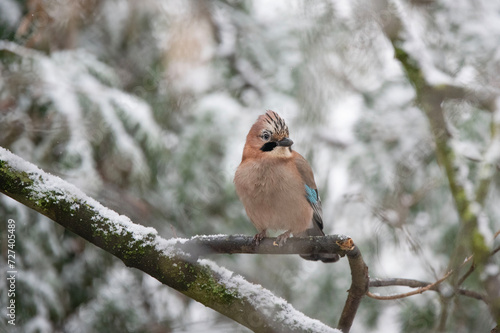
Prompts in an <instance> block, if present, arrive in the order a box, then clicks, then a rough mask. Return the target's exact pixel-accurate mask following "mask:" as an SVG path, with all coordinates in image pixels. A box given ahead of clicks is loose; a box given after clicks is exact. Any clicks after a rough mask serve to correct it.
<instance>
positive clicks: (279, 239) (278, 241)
mask: <svg viewBox="0 0 500 333" xmlns="http://www.w3.org/2000/svg"><path fill="white" fill-rule="evenodd" d="M291 233H292V232H291V231H290V230H288V231H287V232H284V233H282V234H281V235H279V236H278V237H276V240H275V241H274V243H273V245H274V246H279V247H281V246H283V245H285V243H286V240H287V239H288V237H290V234H291Z"/></svg>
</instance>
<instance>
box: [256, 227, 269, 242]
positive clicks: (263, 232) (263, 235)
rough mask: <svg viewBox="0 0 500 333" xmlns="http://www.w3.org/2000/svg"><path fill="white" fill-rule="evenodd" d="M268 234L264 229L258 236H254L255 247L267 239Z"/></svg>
mask: <svg viewBox="0 0 500 333" xmlns="http://www.w3.org/2000/svg"><path fill="white" fill-rule="evenodd" d="M266 232H267V230H266V229H264V230H262V231H261V232H259V233H258V234H256V235H255V236H253V241H254V243H255V245H259V244H260V241H261V240H263V239H264V237H266Z"/></svg>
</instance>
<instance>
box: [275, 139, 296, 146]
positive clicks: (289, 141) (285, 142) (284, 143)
mask: <svg viewBox="0 0 500 333" xmlns="http://www.w3.org/2000/svg"><path fill="white" fill-rule="evenodd" d="M276 144H277V145H278V146H281V147H290V146H291V145H293V141H292V139H289V138H284V139H283V140H281V141H278V142H276Z"/></svg>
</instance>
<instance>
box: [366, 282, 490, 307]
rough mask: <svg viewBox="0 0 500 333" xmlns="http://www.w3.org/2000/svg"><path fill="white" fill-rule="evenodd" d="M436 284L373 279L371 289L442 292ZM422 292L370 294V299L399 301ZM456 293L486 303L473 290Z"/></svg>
mask: <svg viewBox="0 0 500 333" xmlns="http://www.w3.org/2000/svg"><path fill="white" fill-rule="evenodd" d="M433 284H435V283H432V282H427V281H419V280H412V279H401V278H396V279H384V280H380V279H372V280H370V287H390V286H404V287H411V288H421V289H423V288H426V287H429V286H430V288H428V289H426V290H432V291H436V292H438V293H439V292H440V290H439V284H438V285H433ZM426 290H422V291H421V292H418V291H414V292H413V293H412V294H411V295H407V294H398V295H391V296H379V295H375V294H373V293H370V294H368V297H371V298H375V299H381V300H388V299H398V298H403V297H408V296H412V295H416V294H421V293H422V292H424V291H426ZM456 292H457V293H458V294H459V295H463V296H467V297H471V298H475V299H477V300H480V301H485V297H484V295H481V294H480V293H478V292H475V291H472V290H467V289H462V288H459V289H457V290H456ZM401 295H405V296H402V297H395V298H388V297H394V296H401Z"/></svg>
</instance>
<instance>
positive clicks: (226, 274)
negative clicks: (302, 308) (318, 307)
mask: <svg viewBox="0 0 500 333" xmlns="http://www.w3.org/2000/svg"><path fill="white" fill-rule="evenodd" d="M198 263H199V264H200V265H202V266H206V267H208V268H210V269H211V270H213V271H215V272H216V273H217V274H218V275H219V276H220V280H219V281H218V282H219V283H222V284H224V285H225V286H226V287H227V288H228V289H229V290H233V291H234V292H235V293H238V294H240V295H243V296H244V297H245V298H247V299H248V300H249V301H250V303H251V304H252V305H253V306H255V307H256V308H257V309H259V311H262V313H264V314H266V315H274V316H275V318H276V319H277V320H279V321H281V322H283V323H285V324H286V325H288V326H290V328H291V329H292V330H302V331H303V330H308V329H310V330H313V331H318V332H319V331H321V332H337V333H341V331H340V330H337V329H334V328H331V327H328V326H326V325H325V324H323V323H322V322H320V321H319V320H316V319H312V318H309V317H307V316H306V315H304V314H303V313H302V312H299V311H297V310H296V309H295V308H294V307H293V306H291V305H290V304H288V303H287V302H286V301H285V300H284V299H283V298H281V297H277V296H275V295H273V294H272V293H271V292H270V291H269V290H267V289H265V288H264V287H262V286H260V285H256V284H253V283H250V282H248V281H246V280H245V279H244V278H243V277H242V276H241V275H235V274H234V273H233V272H231V271H229V270H228V269H226V268H224V267H220V266H218V265H217V264H216V263H214V262H213V261H211V260H207V259H199V260H198Z"/></svg>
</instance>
